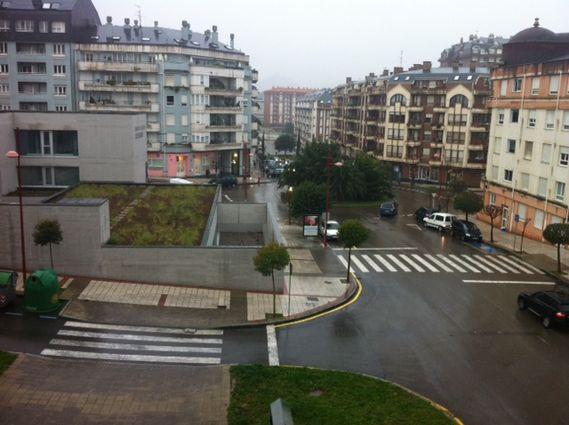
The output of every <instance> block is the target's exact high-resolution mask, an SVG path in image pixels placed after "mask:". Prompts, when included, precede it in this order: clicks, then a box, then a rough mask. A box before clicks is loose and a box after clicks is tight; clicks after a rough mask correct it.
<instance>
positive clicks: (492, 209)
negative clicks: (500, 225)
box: [484, 205, 502, 243]
mask: <svg viewBox="0 0 569 425" xmlns="http://www.w3.org/2000/svg"><path fill="white" fill-rule="evenodd" d="M484 214H486V215H487V216H488V217H490V242H492V243H494V220H496V218H498V217H499V216H500V215H501V214H502V207H499V206H497V205H486V206H485V207H484Z"/></svg>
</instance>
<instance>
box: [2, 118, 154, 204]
mask: <svg viewBox="0 0 569 425" xmlns="http://www.w3.org/2000/svg"><path fill="white" fill-rule="evenodd" d="M17 128H19V129H20V132H19V133H20V141H19V147H18V146H17V143H16V135H15V131H14V130H15V129H17ZM10 150H17V151H19V152H20V153H21V155H22V157H21V162H22V184H23V186H25V187H27V188H39V187H42V188H45V187H51V188H60V187H66V186H70V185H73V184H76V183H78V182H79V181H92V182H96V181H104V182H130V183H144V182H145V181H146V116H145V115H144V114H117V113H114V114H95V113H72V112H67V113H50V112H48V113H43V112H2V113H0V153H1V155H0V195H5V194H6V193H9V192H12V191H14V190H16V189H17V182H18V180H17V174H16V163H15V160H13V159H8V158H6V156H5V155H4V154H5V153H6V152H8V151H10Z"/></svg>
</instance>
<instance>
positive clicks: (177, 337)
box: [41, 321, 223, 365]
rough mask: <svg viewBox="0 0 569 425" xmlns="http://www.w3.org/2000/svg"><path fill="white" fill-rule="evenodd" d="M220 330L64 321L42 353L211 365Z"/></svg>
mask: <svg viewBox="0 0 569 425" xmlns="http://www.w3.org/2000/svg"><path fill="white" fill-rule="evenodd" d="M222 347H223V330H218V329H183V328H162V327H151V326H129V325H112V324H104V323H90V322H77V321H67V322H65V324H64V325H63V327H62V328H61V329H60V330H59V331H58V332H57V335H56V337H55V338H53V339H51V340H50V341H49V346H48V348H45V349H44V350H43V351H42V352H41V354H42V355H44V356H49V357H64V358H75V359H91V360H115V361H128V362H149V363H170V364H172V363H173V364H193V365H213V364H220V363H221V355H222Z"/></svg>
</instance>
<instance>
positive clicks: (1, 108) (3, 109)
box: [0, 105, 10, 111]
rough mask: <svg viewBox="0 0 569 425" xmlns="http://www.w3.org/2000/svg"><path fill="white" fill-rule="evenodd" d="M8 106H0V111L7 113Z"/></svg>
mask: <svg viewBox="0 0 569 425" xmlns="http://www.w3.org/2000/svg"><path fill="white" fill-rule="evenodd" d="M9 110H10V105H0V111H9Z"/></svg>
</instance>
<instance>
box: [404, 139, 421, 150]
mask: <svg viewBox="0 0 569 425" xmlns="http://www.w3.org/2000/svg"><path fill="white" fill-rule="evenodd" d="M422 144H423V142H421V141H420V140H407V146H409V147H410V148H418V147H420V146H421V145H422Z"/></svg>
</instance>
